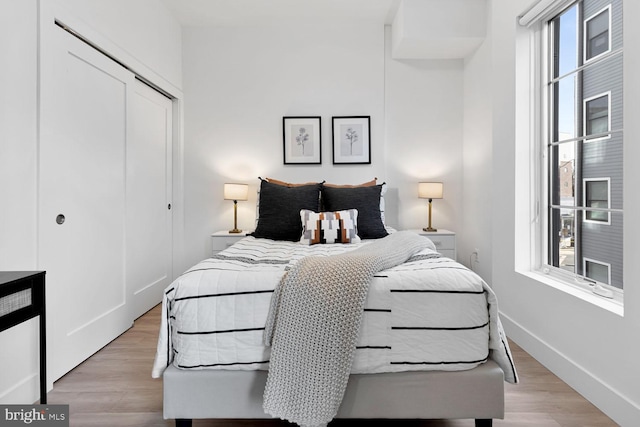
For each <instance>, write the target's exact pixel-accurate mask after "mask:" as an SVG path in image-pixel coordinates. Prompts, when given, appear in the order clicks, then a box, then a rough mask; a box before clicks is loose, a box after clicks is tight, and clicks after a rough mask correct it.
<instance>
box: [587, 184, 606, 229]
mask: <svg viewBox="0 0 640 427" xmlns="http://www.w3.org/2000/svg"><path fill="white" fill-rule="evenodd" d="M584 192H585V206H586V207H589V208H602V209H607V208H608V207H609V181H607V180H602V181H585V187H584ZM585 219H586V220H588V221H601V222H609V212H601V211H585Z"/></svg>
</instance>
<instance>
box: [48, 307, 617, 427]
mask: <svg viewBox="0 0 640 427" xmlns="http://www.w3.org/2000/svg"><path fill="white" fill-rule="evenodd" d="M159 327H160V306H157V307H155V308H154V309H152V310H151V311H149V312H148V313H146V314H145V315H144V316H142V317H140V318H139V319H138V320H136V322H135V325H134V326H133V328H131V329H129V330H128V331H127V332H125V333H124V334H122V335H121V336H120V337H118V338H117V339H115V340H114V341H113V342H111V343H110V344H109V345H107V346H106V347H104V348H103V349H102V350H100V351H99V352H97V353H96V354H94V355H93V356H92V357H91V358H89V359H88V360H86V361H85V362H84V363H82V364H81V365H80V366H78V367H76V368H75V369H74V370H72V371H71V372H69V373H68V374H67V375H65V376H64V377H62V378H61V379H60V380H58V381H56V383H55V384H54V388H53V391H51V392H49V395H48V399H49V403H50V404H56V403H63V404H69V411H70V421H71V422H70V424H71V426H77V427H91V426H109V427H116V426H131V427H134V426H135V427H141V426H164V427H169V426H173V425H174V423H173V421H169V420H164V419H163V418H162V380H160V379H152V378H151V365H152V363H153V358H154V354H155V348H156V342H157V337H158V328H159ZM511 349H512V351H513V356H514V358H515V361H516V368H517V369H518V372H519V374H520V384H517V385H511V384H505V387H506V395H505V405H506V414H505V419H504V420H495V421H494V426H514V427H517V426H522V427H524V426H528V427H533V426H535V427H546V426H549V427H557V426H563V427H590V426H592V427H606V426H615V425H617V424H616V423H614V422H613V421H612V420H611V419H609V418H608V417H607V416H605V415H604V414H603V413H602V412H600V411H599V410H598V409H597V408H596V407H595V406H593V405H592V404H591V403H589V402H588V401H587V400H585V399H584V398H583V397H582V396H580V395H579V394H578V393H576V392H575V391H574V390H573V389H571V388H570V387H569V386H567V385H566V384H565V383H563V382H562V381H561V380H560V379H559V378H558V377H556V376H555V375H553V374H552V373H551V372H549V371H548V370H547V369H545V368H544V367H543V366H542V365H540V363H538V362H537V361H536V360H534V359H533V358H532V357H531V356H529V355H528V354H527V353H526V352H524V351H523V350H522V349H521V348H520V347H518V346H517V345H516V344H515V343H511ZM193 424H194V426H200V427H203V426H210V427H248V426H256V427H276V426H277V427H284V426H291V425H292V424H289V423H286V422H282V421H278V420H244V421H243V420H196V421H194V423H193ZM473 425H474V422H473V421H472V420H403V421H400V420H335V421H333V422H332V423H331V424H330V425H329V426H330V427H355V426H358V427H361V426H362V427H365V426H366V427H369V426H371V427H383V426H394V427H395V426H398V427H465V426H468V427H472V426H473Z"/></svg>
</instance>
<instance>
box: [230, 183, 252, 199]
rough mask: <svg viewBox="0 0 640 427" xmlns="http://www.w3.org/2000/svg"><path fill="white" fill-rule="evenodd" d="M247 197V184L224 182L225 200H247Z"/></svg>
mask: <svg viewBox="0 0 640 427" xmlns="http://www.w3.org/2000/svg"><path fill="white" fill-rule="evenodd" d="M248 198H249V185H247V184H225V185H224V199H225V200H247V199H248Z"/></svg>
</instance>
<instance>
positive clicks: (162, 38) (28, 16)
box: [0, 0, 181, 403]
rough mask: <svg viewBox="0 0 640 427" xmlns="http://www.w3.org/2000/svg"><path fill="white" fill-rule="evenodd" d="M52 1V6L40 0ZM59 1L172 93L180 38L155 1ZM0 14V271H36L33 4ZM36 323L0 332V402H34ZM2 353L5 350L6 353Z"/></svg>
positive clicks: (12, 2) (11, 0)
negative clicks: (0, 92) (0, 61)
mask: <svg viewBox="0 0 640 427" xmlns="http://www.w3.org/2000/svg"><path fill="white" fill-rule="evenodd" d="M47 1H50V2H53V0H47ZM130 3H131V2H128V1H126V0H117V1H112V0H92V1H91V2H82V1H77V0H61V1H58V2H56V4H57V5H58V6H57V7H62V8H64V9H66V10H68V11H70V12H71V13H72V14H73V15H74V17H77V19H78V20H79V21H78V22H82V25H80V27H82V28H88V29H91V32H92V33H93V35H95V36H97V38H98V39H99V40H100V41H102V42H105V44H106V45H108V46H109V47H110V49H111V53H115V54H118V55H117V56H118V57H123V58H126V59H127V60H130V61H131V63H132V64H133V65H135V68H136V69H137V70H139V71H141V72H144V73H145V74H144V75H145V77H146V76H147V75H148V76H149V78H150V79H151V80H153V81H154V82H159V83H160V84H162V85H163V86H165V87H168V88H171V89H174V88H175V89H176V90H178V91H179V88H180V87H181V73H180V71H181V42H180V37H181V32H180V27H179V25H178V24H177V22H175V20H173V18H171V17H170V15H169V13H168V12H167V11H166V9H165V7H164V5H163V4H162V3H161V1H160V0H145V1H140V2H134V3H135V6H132V5H131V4H130ZM1 7H2V13H0V57H2V58H3V66H2V67H0V85H1V86H0V88H1V89H2V94H3V96H2V97H1V98H0V113H1V114H0V129H2V132H1V133H0V197H1V200H2V207H1V208H0V270H33V269H35V268H37V266H38V264H37V246H36V237H37V234H36V233H37V229H36V224H37V219H36V213H37V205H36V204H37V197H38V196H37V186H36V182H37V129H38V115H37V110H38V99H37V76H38V74H37V71H38V70H37V55H38V53H37V52H38V51H37V41H38V22H37V17H38V2H37V1H36V0H2V4H1ZM37 338H38V329H37V320H32V321H29V322H26V323H24V324H22V325H18V326H16V327H15V328H12V329H10V330H7V331H5V332H2V333H0V348H2V349H3V351H2V352H0V365H1V366H11V367H12V369H4V370H3V371H2V375H0V402H2V403H25V402H33V401H36V400H37V399H38V395H39V393H38V384H39V382H38V381H39V379H38V375H37V372H38V359H37V355H38V350H37ZM7 349H9V351H6V350H7Z"/></svg>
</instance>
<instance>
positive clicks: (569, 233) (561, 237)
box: [549, 208, 576, 274]
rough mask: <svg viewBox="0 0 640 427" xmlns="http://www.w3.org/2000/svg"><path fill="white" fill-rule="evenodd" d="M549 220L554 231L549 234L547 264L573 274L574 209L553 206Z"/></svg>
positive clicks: (574, 271) (574, 270)
mask: <svg viewBox="0 0 640 427" xmlns="http://www.w3.org/2000/svg"><path fill="white" fill-rule="evenodd" d="M551 220H552V221H553V222H554V225H553V226H552V227H551V228H552V229H553V230H555V231H554V235H553V236H550V237H551V238H550V242H551V245H552V248H551V251H550V253H551V258H552V259H550V260H549V264H550V265H553V266H554V267H558V268H561V269H563V270H567V271H569V272H571V273H574V274H575V273H576V269H575V243H576V242H575V237H576V233H575V210H573V209H557V208H553V209H551Z"/></svg>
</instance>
